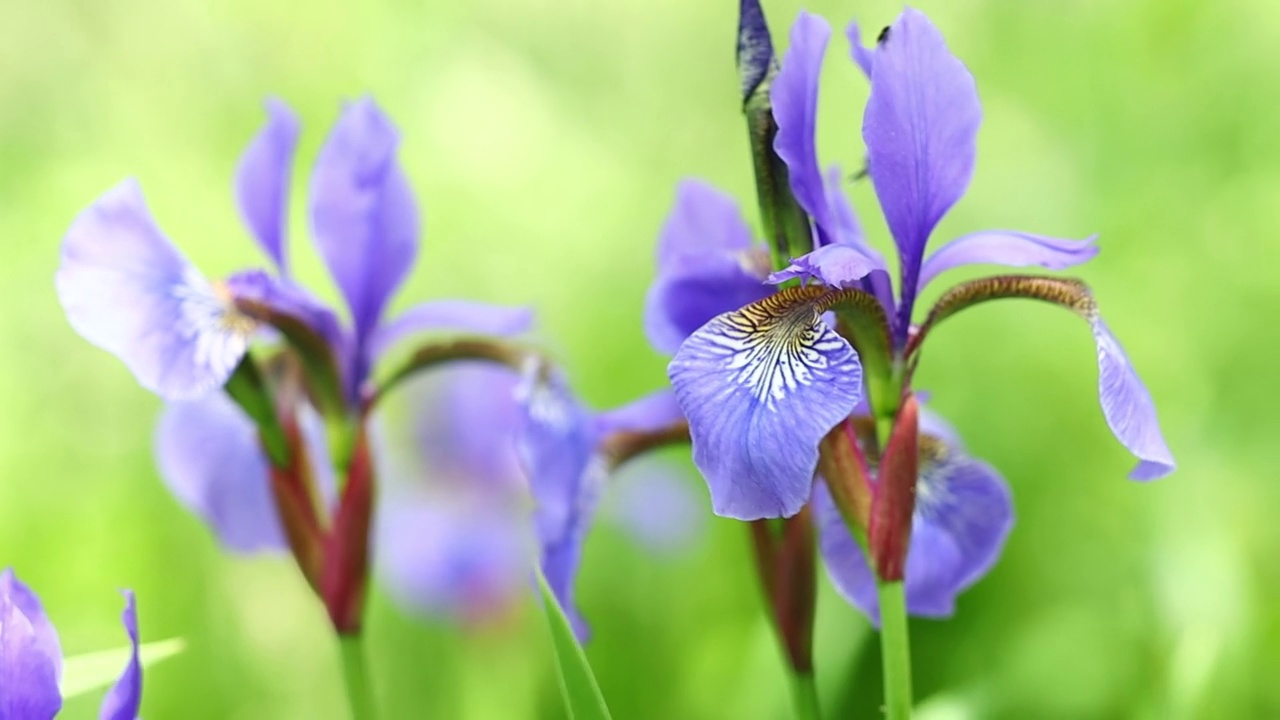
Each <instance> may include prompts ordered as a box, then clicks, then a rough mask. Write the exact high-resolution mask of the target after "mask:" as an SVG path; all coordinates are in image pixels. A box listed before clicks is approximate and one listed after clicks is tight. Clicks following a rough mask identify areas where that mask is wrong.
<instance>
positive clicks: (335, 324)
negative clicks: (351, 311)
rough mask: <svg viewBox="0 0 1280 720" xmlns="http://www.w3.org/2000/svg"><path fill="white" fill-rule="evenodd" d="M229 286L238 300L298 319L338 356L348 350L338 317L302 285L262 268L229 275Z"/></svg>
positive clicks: (227, 281) (227, 283) (347, 343)
mask: <svg viewBox="0 0 1280 720" xmlns="http://www.w3.org/2000/svg"><path fill="white" fill-rule="evenodd" d="M226 288H227V290H228V292H230V294H231V296H232V297H233V298H235V299H237V300H251V301H253V302H256V303H260V304H262V305H265V306H266V307H269V308H271V309H272V310H274V311H275V312H277V313H280V314H281V315H286V316H288V317H291V318H294V319H296V320H298V321H299V322H301V323H302V324H303V325H305V326H307V327H308V328H310V329H311V330H312V332H314V333H315V334H317V335H319V336H320V338H321V339H322V340H324V341H325V343H326V344H327V345H328V346H329V348H330V349H331V350H332V351H333V353H334V354H335V356H336V357H339V358H341V357H344V356H345V354H346V353H347V352H348V348H349V346H350V340H349V339H348V338H347V337H346V333H345V332H344V331H343V329H342V323H341V322H339V320H338V316H337V315H334V313H333V311H332V310H330V309H329V306H327V305H325V304H324V303H322V302H321V301H320V300H319V299H317V298H316V297H315V296H314V295H312V294H311V293H310V291H308V290H307V289H306V288H304V287H302V286H301V285H298V284H297V283H295V282H293V281H291V280H287V279H284V278H279V277H275V276H272V275H270V274H268V273H266V272H264V271H262V270H245V271H242V272H238V273H235V274H234V275H232V276H231V277H229V278H227V280H226Z"/></svg>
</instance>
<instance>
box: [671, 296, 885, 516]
mask: <svg viewBox="0 0 1280 720" xmlns="http://www.w3.org/2000/svg"><path fill="white" fill-rule="evenodd" d="M812 298H813V295H812V293H806V292H805V291H803V290H788V291H785V292H782V293H778V294H776V295H773V296H770V297H768V298H765V299H764V300H761V301H760V302H757V303H754V304H752V305H748V306H746V307H744V308H742V309H741V310H737V311H733V312H729V313H725V314H723V315H719V316H717V317H716V318H714V319H712V320H711V322H708V323H707V324H706V325H705V326H703V327H702V328H701V329H700V330H698V331H697V332H696V333H694V334H693V335H691V336H690V337H689V339H688V340H686V341H685V342H684V344H683V345H681V346H680V350H679V352H677V353H676V355H675V357H674V358H672V360H671V363H670V364H669V365H668V366H667V374H668V376H669V377H670V378H671V385H672V387H673V388H674V390H675V395H676V400H677V401H678V402H679V403H680V407H681V409H682V410H683V411H684V414H685V416H686V417H687V418H688V420H689V433H690V436H691V439H692V442H693V461H694V464H695V465H697V466H698V469H699V470H700V471H702V475H703V477H704V478H706V480H707V486H708V487H709V488H710V491H711V506H712V509H713V510H714V511H715V513H716V514H717V515H721V516H725V517H732V518H736V519H739V520H756V519H760V518H766V517H789V516H791V515H794V514H795V513H797V512H799V510H800V508H801V507H803V506H804V504H805V502H807V501H808V499H809V493H810V487H811V486H812V483H813V475H814V470H815V468H816V467H817V464H818V443H819V441H821V440H822V438H823V436H824V435H826V433H827V432H828V431H829V430H830V429H831V428H832V427H833V426H834V425H835V424H836V423H837V422H839V421H841V420H843V419H844V418H846V417H848V416H849V413H850V412H852V410H853V408H854V407H855V406H856V405H857V404H858V401H859V399H860V398H861V396H862V366H861V364H860V363H859V362H858V355H857V353H855V352H854V350H853V348H852V347H850V346H849V343H848V342H846V341H845V340H844V338H842V337H840V336H839V335H837V334H836V333H835V332H834V331H833V330H831V329H830V328H829V327H828V326H827V324H826V323H825V322H823V321H822V318H821V315H822V310H824V309H825V308H823V309H819V308H817V307H815V306H814V305H813V304H812V302H811V301H812Z"/></svg>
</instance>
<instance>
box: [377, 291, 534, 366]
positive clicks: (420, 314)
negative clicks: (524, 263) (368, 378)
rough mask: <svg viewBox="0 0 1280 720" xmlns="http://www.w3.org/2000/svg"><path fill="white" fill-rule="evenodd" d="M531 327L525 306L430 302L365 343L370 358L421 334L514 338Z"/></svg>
mask: <svg viewBox="0 0 1280 720" xmlns="http://www.w3.org/2000/svg"><path fill="white" fill-rule="evenodd" d="M531 327H533V310H532V309H531V308H528V307H511V306H505V305H490V304H489V303H482V302H473V301H471V300H434V301H432V302H425V303H422V304H421V305H415V306H413V307H411V308H409V309H408V310H405V311H404V312H402V313H400V315H398V316H397V317H396V319H395V320H392V321H391V322H388V323H383V324H382V325H380V326H378V328H377V329H376V330H375V331H374V333H373V337H372V338H371V339H370V341H369V352H370V353H371V354H372V355H373V357H374V358H377V357H378V356H380V355H382V354H383V353H384V352H386V351H387V350H389V349H390V348H391V347H392V346H393V345H395V344H397V343H399V342H400V341H402V340H404V339H406V338H408V337H410V336H413V335H416V334H418V333H425V332H432V331H435V332H456V333H467V334H473V335H502V336H506V335H518V334H520V333H523V332H527V331H528V330H529V329H530V328H531Z"/></svg>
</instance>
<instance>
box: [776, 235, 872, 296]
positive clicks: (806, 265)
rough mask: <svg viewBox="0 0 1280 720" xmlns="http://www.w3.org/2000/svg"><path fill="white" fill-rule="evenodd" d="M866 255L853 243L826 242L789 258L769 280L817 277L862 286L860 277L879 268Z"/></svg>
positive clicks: (835, 283)
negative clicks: (824, 244) (812, 249)
mask: <svg viewBox="0 0 1280 720" xmlns="http://www.w3.org/2000/svg"><path fill="white" fill-rule="evenodd" d="M878 269H880V267H878V266H877V265H876V263H875V262H874V261H872V260H871V259H870V258H868V257H867V256H865V255H863V254H862V253H860V252H858V250H856V249H855V248H854V247H853V246H852V245H843V244H842V245H826V246H823V247H820V248H818V249H817V250H814V251H813V252H811V253H808V254H805V255H802V256H800V257H798V258H795V259H794V260H792V261H791V264H790V265H788V266H787V267H786V268H784V269H782V270H779V271H777V272H775V273H770V274H769V282H770V283H773V284H774V285H778V284H781V283H783V282H786V281H787V280H790V279H792V278H800V281H801V282H802V283H808V282H809V281H817V282H820V283H822V284H823V285H826V286H827V287H834V288H858V289H861V287H862V280H863V278H865V277H867V276H868V275H869V274H871V272H872V271H874V270H878Z"/></svg>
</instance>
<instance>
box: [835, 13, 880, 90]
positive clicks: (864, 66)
mask: <svg viewBox="0 0 1280 720" xmlns="http://www.w3.org/2000/svg"><path fill="white" fill-rule="evenodd" d="M844 34H845V36H846V37H848V38H849V54H850V55H851V56H852V57H853V61H854V62H855V63H857V65H858V68H859V69H861V70H862V74H863V75H866V76H867V79H870V78H871V69H872V68H873V67H875V57H876V55H875V48H874V47H867V46H866V45H863V44H862V29H861V28H860V27H858V23H857V22H850V23H849V26H848V27H846V28H845V31H844ZM881 37H884V35H883V34H882V35H881Z"/></svg>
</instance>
